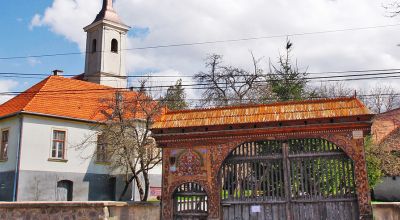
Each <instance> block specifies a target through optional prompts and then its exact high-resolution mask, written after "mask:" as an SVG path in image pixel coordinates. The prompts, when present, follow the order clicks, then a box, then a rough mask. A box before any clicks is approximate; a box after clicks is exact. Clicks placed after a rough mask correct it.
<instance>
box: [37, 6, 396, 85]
mask: <svg viewBox="0 0 400 220" xmlns="http://www.w3.org/2000/svg"><path fill="white" fill-rule="evenodd" d="M100 7H101V0H54V2H53V4H52V5H51V6H50V7H49V8H47V9H46V10H45V12H44V13H43V14H42V15H39V14H38V15H35V16H34V17H33V18H32V21H31V26H32V27H37V26H46V27H49V28H50V29H51V30H52V31H53V32H55V33H57V34H60V35H62V36H64V37H66V38H67V39H69V40H70V41H73V42H75V43H77V44H78V45H79V47H80V48H81V50H82V51H83V50H84V48H85V46H84V45H85V33H84V32H83V30H82V28H83V27H84V26H86V25H88V24H90V23H91V22H92V20H93V19H94V18H95V16H96V14H97V13H98V11H99V10H100ZM115 9H116V11H117V12H118V13H119V14H120V16H121V18H122V20H123V21H124V22H125V23H127V24H128V25H130V26H132V27H133V29H134V27H141V28H148V30H149V31H148V35H147V36H145V37H143V36H141V37H138V38H130V39H129V41H128V47H129V48H134V47H144V46H149V45H151V46H152V45H164V44H171V43H172V44H174V43H188V42H198V41H212V40H223V39H236V38H246V37H258V36H271V35H279V34H290V33H302V32H312V31H322V30H333V29H343V28H351V27H366V26H375V25H382V24H393V23H397V22H398V18H388V17H385V16H384V10H383V8H382V5H381V2H380V1H365V0H353V1H344V0H337V1H328V0H325V1H324V0H321V1H315V0H303V1H289V0H271V1H265V0H252V1H248V0H218V1H215V0H187V1H182V0H170V1H159V0H117V1H116V2H115ZM399 34H400V27H399V26H396V27H390V28H376V29H370V30H360V31H348V32H337V33H327V34H316V35H307V36H295V37H292V38H291V39H292V41H293V42H294V51H293V56H294V57H296V58H297V59H298V63H299V66H300V67H302V68H306V67H308V70H309V71H311V72H315V71H331V70H351V69H377V68H379V69H382V68H397V67H400V47H397V46H396V45H397V44H398V37H397V36H399ZM284 41H285V38H271V39H263V40H254V41H241V42H233V43H221V44H212V45H198V46H187V47H170V48H162V49H148V50H132V51H128V54H127V69H128V70H129V72H131V73H134V72H136V73H137V72H143V71H146V70H157V72H159V74H171V72H176V73H180V74H184V75H186V74H194V73H196V72H198V71H200V70H202V69H203V68H204V64H203V63H204V58H205V57H206V56H207V54H210V53H220V54H223V55H224V57H225V61H226V63H228V64H233V65H239V66H243V67H247V66H249V65H250V63H251V62H250V61H251V60H250V54H249V50H251V51H253V52H254V54H255V55H256V56H259V57H261V56H264V57H266V58H268V57H271V58H276V57H277V56H278V53H279V51H281V50H282V49H283V43H284ZM163 80H164V79H163ZM165 80H166V81H167V79H165ZM168 80H169V81H171V80H170V78H169V79H168ZM185 80H187V78H185ZM372 83H374V82H372ZM357 85H360V84H357Z"/></svg>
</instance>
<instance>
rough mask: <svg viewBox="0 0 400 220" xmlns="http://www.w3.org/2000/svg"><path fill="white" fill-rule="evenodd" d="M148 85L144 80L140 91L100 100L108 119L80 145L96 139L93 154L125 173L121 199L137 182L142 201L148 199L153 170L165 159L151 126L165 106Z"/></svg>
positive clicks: (122, 92)
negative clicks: (154, 96) (151, 171)
mask: <svg viewBox="0 0 400 220" xmlns="http://www.w3.org/2000/svg"><path fill="white" fill-rule="evenodd" d="M145 84H146V81H143V82H141V88H140V89H139V91H137V92H132V91H130V92H128V91H116V92H115V94H114V96H113V97H109V98H104V99H102V100H100V102H101V104H102V105H101V109H100V110H99V111H100V112H101V114H102V115H103V116H104V120H103V121H101V123H100V124H99V125H96V126H95V127H94V128H93V130H94V131H96V132H94V135H91V136H90V137H88V138H86V140H85V141H84V142H83V143H82V144H80V145H79V147H80V148H85V147H87V146H93V142H96V144H97V149H96V151H95V152H94V153H93V154H92V155H90V157H92V158H95V159H96V160H97V161H98V162H106V163H107V164H109V168H110V172H111V173H113V174H116V175H123V176H124V181H125V186H124V188H123V190H122V192H121V194H120V195H119V200H122V198H123V197H124V195H125V194H126V192H127V190H128V189H129V186H130V185H131V184H132V182H135V185H136V187H137V189H138V191H139V195H140V200H141V201H147V199H148V195H149V186H150V181H149V171H150V170H151V169H153V168H154V167H155V166H157V165H158V164H159V163H160V162H161V149H159V148H157V147H156V143H155V140H154V139H153V138H152V137H151V132H150V128H151V125H152V123H153V121H154V119H155V118H156V117H158V116H159V115H160V114H161V112H162V108H163V107H162V103H160V102H156V101H154V99H153V98H152V97H151V96H150V95H149V94H148V93H147V92H146V90H145V87H146V86H145ZM93 136H96V137H93ZM89 144H92V145H89Z"/></svg>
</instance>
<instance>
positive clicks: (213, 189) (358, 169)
mask: <svg viewBox="0 0 400 220" xmlns="http://www.w3.org/2000/svg"><path fill="white" fill-rule="evenodd" d="M254 132H255V131H254ZM364 133H366V132H364ZM290 138H323V139H326V140H328V141H330V142H332V143H334V144H336V145H337V146H339V147H340V148H342V149H343V151H344V152H345V153H346V154H347V155H348V156H349V157H350V158H351V159H352V160H353V161H354V167H355V168H354V169H355V172H354V173H355V179H356V186H357V198H358V203H359V209H360V215H361V216H362V217H363V218H364V216H366V217H368V216H371V213H372V211H371V210H372V209H371V205H370V195H369V189H368V181H367V172H366V162H365V156H364V148H363V144H364V143H363V139H353V138H352V130H351V129H348V130H347V131H343V130H342V131H336V130H331V131H330V132H326V131H324V132H314V133H310V132H304V133H280V134H279V135H275V136H268V137H266V136H265V135H251V134H249V135H248V136H245V137H244V136H240V137H231V138H230V139H229V141H227V139H225V138H221V139H218V138H217V137H214V138H210V139H207V140H203V141H199V140H192V141H190V140H188V139H186V140H185V141H182V142H180V143H179V144H178V143H174V144H176V145H175V146H169V145H167V146H165V147H164V151H163V159H164V161H166V162H164V163H163V169H164V172H163V192H162V194H163V197H162V198H163V200H162V212H163V219H166V220H169V219H172V195H173V192H174V190H175V188H176V187H178V186H179V185H181V184H183V183H185V182H196V183H198V184H200V185H202V186H203V187H204V188H205V189H206V192H207V194H208V202H209V211H208V212H209V213H208V216H209V218H215V219H217V218H220V212H221V211H220V202H221V201H220V199H221V198H220V190H221V185H220V184H221V183H220V182H219V178H218V176H219V170H220V167H221V165H222V163H223V161H224V160H225V158H226V157H227V156H228V155H229V154H230V152H231V151H232V150H234V149H235V148H236V147H237V146H239V145H240V144H241V143H245V142H252V141H259V140H266V139H276V140H286V139H290ZM170 144H172V143H170ZM177 146H179V147H177ZM190 149H192V150H190ZM199 149H200V150H199ZM183 150H186V151H185V152H183ZM196 152H197V153H196ZM204 152H207V153H204ZM206 155H209V156H206ZM171 156H172V157H174V156H175V157H176V158H177V161H176V166H177V171H176V172H172V171H170V165H169V158H170V157H171ZM181 160H182V161H181ZM201 160H203V161H202V162H201ZM180 163H181V165H184V164H185V165H184V166H187V167H186V168H184V167H182V168H181V167H180V165H179V164H180ZM200 164H201V165H200ZM199 166H200V167H202V168H204V170H207V169H209V171H208V172H205V173H203V174H205V175H197V173H198V172H199V170H198V167H199ZM191 172H192V173H191ZM177 173H181V174H182V175H181V174H178V175H177ZM200 173H202V172H200Z"/></svg>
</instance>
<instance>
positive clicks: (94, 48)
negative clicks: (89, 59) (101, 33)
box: [92, 39, 97, 53]
mask: <svg viewBox="0 0 400 220" xmlns="http://www.w3.org/2000/svg"><path fill="white" fill-rule="evenodd" d="M96 51H97V40H96V39H93V41H92V53H95V52H96Z"/></svg>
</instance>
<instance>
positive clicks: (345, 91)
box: [311, 82, 354, 98]
mask: <svg viewBox="0 0 400 220" xmlns="http://www.w3.org/2000/svg"><path fill="white" fill-rule="evenodd" d="M311 89H312V90H313V91H312V93H313V94H315V97H321V98H334V97H348V96H351V95H354V90H353V89H351V88H349V87H348V86H347V85H346V84H345V83H344V82H333V83H329V82H327V83H321V84H320V85H319V86H317V87H313V88H311Z"/></svg>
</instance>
